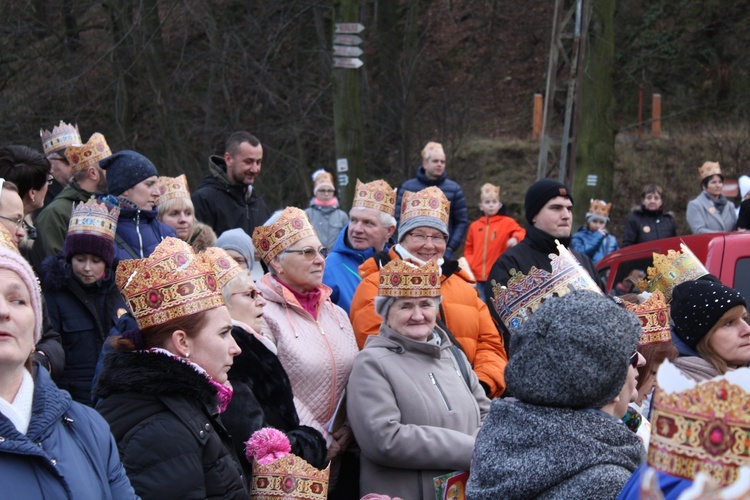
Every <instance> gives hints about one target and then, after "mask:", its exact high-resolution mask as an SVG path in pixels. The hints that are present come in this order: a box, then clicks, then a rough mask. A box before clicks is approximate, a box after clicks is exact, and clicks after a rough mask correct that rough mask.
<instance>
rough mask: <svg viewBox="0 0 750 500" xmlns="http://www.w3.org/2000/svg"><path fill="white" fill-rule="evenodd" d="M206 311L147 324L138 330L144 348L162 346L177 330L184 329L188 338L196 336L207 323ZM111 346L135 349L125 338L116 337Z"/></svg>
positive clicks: (121, 349) (120, 349)
mask: <svg viewBox="0 0 750 500" xmlns="http://www.w3.org/2000/svg"><path fill="white" fill-rule="evenodd" d="M207 312H208V311H201V312H198V313H195V314H190V315H188V316H181V317H179V318H175V319H173V320H170V321H167V322H166V323H162V324H161V325H155V326H149V327H148V328H144V329H143V330H141V331H140V335H141V337H142V338H143V343H144V345H145V348H146V349H150V348H152V347H164V345H165V344H166V343H167V340H169V338H170V337H171V336H172V334H173V333H174V332H176V331H177V330H182V331H184V332H185V333H186V334H187V336H188V337H189V338H193V337H196V336H197V335H198V333H199V332H200V331H201V330H202V329H203V327H204V326H206V323H208V315H207V314H206V313H207ZM112 346H113V347H114V348H115V349H117V350H118V351H134V350H136V349H137V347H136V345H135V343H134V342H133V341H132V340H130V339H127V338H123V337H116V338H114V339H113V340H112Z"/></svg>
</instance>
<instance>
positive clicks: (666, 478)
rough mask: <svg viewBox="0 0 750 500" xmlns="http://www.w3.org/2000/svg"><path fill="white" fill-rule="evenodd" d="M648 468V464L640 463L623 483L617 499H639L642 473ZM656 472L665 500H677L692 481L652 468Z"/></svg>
mask: <svg viewBox="0 0 750 500" xmlns="http://www.w3.org/2000/svg"><path fill="white" fill-rule="evenodd" d="M648 469H649V466H648V464H647V463H646V464H641V466H640V467H638V469H637V470H636V471H635V472H634V473H633V475H632V476H630V479H628V482H627V483H625V487H624V488H623V489H622V491H620V494H619V495H618V497H617V499H618V500H640V499H641V498H642V497H641V482H642V481H643V474H644V473H645V472H646V471H647V470H648ZM654 472H656V480H657V483H658V485H659V490H660V491H661V493H662V495H664V496H663V497H662V498H664V499H665V500H677V499H678V498H679V497H680V495H681V494H682V492H683V491H685V490H686V489H688V488H690V487H691V486H692V485H693V482H692V481H691V480H690V479H683V478H681V477H677V476H673V475H671V474H667V473H666V472H661V471H658V470H656V469H654Z"/></svg>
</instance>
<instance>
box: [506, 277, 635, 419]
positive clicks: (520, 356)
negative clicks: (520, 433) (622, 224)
mask: <svg viewBox="0 0 750 500" xmlns="http://www.w3.org/2000/svg"><path fill="white" fill-rule="evenodd" d="M640 338H641V322H640V320H639V319H638V317H637V316H636V315H635V314H633V313H632V312H630V311H628V310H627V309H625V308H624V307H621V306H619V305H617V304H615V302H614V301H613V300H612V299H610V298H609V297H607V296H605V295H602V294H599V293H596V292H593V291H590V290H578V291H575V292H571V293H569V294H567V295H565V296H564V297H552V298H550V299H548V300H546V301H545V302H544V304H542V306H541V307H540V308H539V309H537V310H536V311H535V312H534V314H533V315H532V316H531V317H530V318H529V320H528V321H526V323H524V325H523V326H522V327H521V329H520V330H519V331H518V332H516V333H514V334H513V336H512V337H511V339H510V353H511V356H510V361H509V362H508V365H507V366H506V368H505V380H506V382H507V384H508V390H509V392H510V393H511V394H512V395H513V396H514V397H516V398H518V399H520V400H522V401H524V402H526V403H531V404H535V405H538V406H552V407H561V408H595V409H598V408H603V407H604V406H605V405H607V404H609V403H610V402H611V401H612V400H614V398H615V397H616V396H617V394H618V393H619V392H620V390H621V389H622V386H623V385H624V384H625V379H626V377H627V374H628V360H629V359H630V356H631V355H632V354H633V352H634V351H635V348H636V346H637V345H638V340H639V339H640Z"/></svg>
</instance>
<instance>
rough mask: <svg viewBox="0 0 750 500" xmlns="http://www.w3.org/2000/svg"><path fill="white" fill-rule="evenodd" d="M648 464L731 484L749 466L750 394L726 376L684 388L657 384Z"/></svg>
mask: <svg viewBox="0 0 750 500" xmlns="http://www.w3.org/2000/svg"><path fill="white" fill-rule="evenodd" d="M652 407H653V418H652V422H653V425H652V427H651V439H650V444H649V447H648V464H649V465H650V466H651V467H653V468H655V469H658V470H660V471H662V472H666V473H668V474H672V475H674V476H677V477H682V478H685V479H691V480H692V479H694V478H695V476H696V475H697V474H698V473H699V472H704V473H706V474H708V475H709V476H710V477H711V479H713V480H715V481H717V482H718V483H719V484H721V485H722V486H726V485H729V484H732V483H733V482H734V481H735V480H736V478H737V471H738V469H739V467H740V466H742V465H750V394H748V393H747V392H745V390H744V389H742V388H741V387H740V386H738V385H735V384H732V383H730V382H729V381H728V380H726V379H725V378H717V379H711V380H708V381H706V382H703V383H701V384H698V385H697V386H695V387H693V388H691V389H687V390H685V391H682V392H675V393H672V394H667V393H666V392H665V391H664V390H663V389H660V388H658V387H657V389H656V393H655V394H654V402H653V406H652Z"/></svg>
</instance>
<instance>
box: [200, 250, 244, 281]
mask: <svg viewBox="0 0 750 500" xmlns="http://www.w3.org/2000/svg"><path fill="white" fill-rule="evenodd" d="M204 253H205V254H206V255H207V256H208V259H209V260H210V261H211V265H212V266H213V268H214V274H215V275H216V283H218V285H219V290H221V289H222V288H224V286H225V285H226V284H227V283H229V282H230V281H232V280H233V279H234V278H236V277H237V276H239V275H240V274H242V271H244V269H242V268H241V267H240V265H239V264H237V261H236V260H234V259H233V258H232V257H231V256H230V255H229V254H228V253H227V251H226V250H224V249H223V248H219V247H208V248H206V251H205V252H204Z"/></svg>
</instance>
